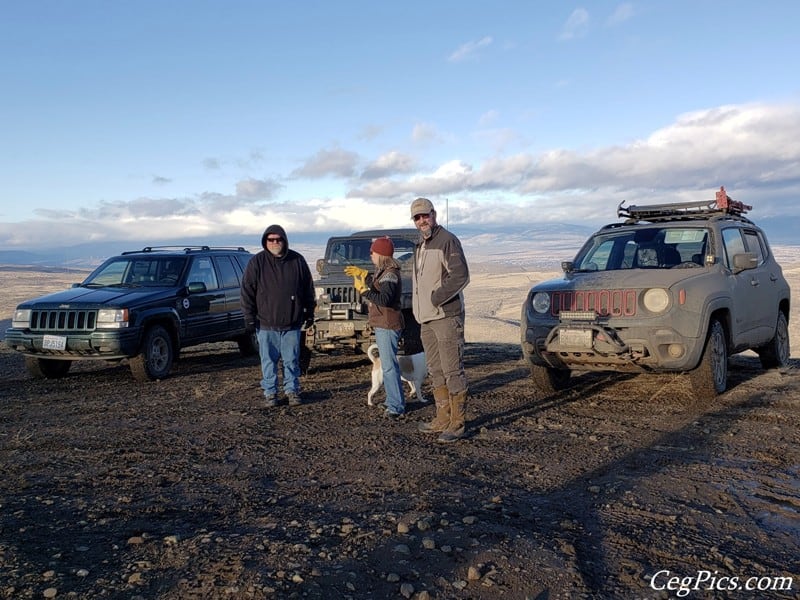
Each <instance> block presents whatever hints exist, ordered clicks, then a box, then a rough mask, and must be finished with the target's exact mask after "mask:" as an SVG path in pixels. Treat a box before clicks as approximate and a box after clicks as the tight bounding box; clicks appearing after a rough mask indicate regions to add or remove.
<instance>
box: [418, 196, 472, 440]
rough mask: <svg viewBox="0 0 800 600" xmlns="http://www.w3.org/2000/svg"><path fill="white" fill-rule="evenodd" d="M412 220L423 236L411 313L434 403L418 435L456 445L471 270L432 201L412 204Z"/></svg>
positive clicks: (461, 419)
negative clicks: (418, 326) (432, 414)
mask: <svg viewBox="0 0 800 600" xmlns="http://www.w3.org/2000/svg"><path fill="white" fill-rule="evenodd" d="M411 218H412V219H413V220H414V225H416V227H417V229H418V230H419V232H420V234H422V238H421V240H420V241H419V242H418V243H417V245H416V247H415V249H414V276H413V284H414V289H413V296H412V308H413V311H414V317H415V318H416V319H417V321H418V322H419V323H420V324H421V332H420V333H421V337H422V345H423V347H424V348H425V357H426V360H427V363H428V371H429V373H430V375H431V380H432V382H433V398H434V401H435V403H436V416H435V417H434V419H433V421H431V422H430V423H421V424H420V425H419V430H420V431H422V432H427V433H439V434H440V435H439V438H438V441H440V442H454V441H456V440H458V439H461V438H462V437H464V432H465V428H466V423H465V421H466V414H467V377H466V375H465V373H464V294H463V291H464V288H465V287H467V284H468V283H469V268H468V267H467V259H466V257H465V256H464V251H463V250H462V248H461V242H460V241H459V239H458V238H457V237H456V236H455V235H453V234H452V233H450V232H449V231H447V229H445V228H444V227H442V226H441V225H439V224H438V223H437V222H436V209H435V208H434V206H433V203H432V202H431V201H430V200H428V199H427V198H417V199H416V200H414V202H412V203H411Z"/></svg>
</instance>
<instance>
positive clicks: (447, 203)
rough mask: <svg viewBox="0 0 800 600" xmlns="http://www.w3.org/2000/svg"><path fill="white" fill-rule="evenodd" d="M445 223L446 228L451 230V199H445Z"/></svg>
mask: <svg viewBox="0 0 800 600" xmlns="http://www.w3.org/2000/svg"><path fill="white" fill-rule="evenodd" d="M444 222H445V226H446V227H447V228H448V229H450V198H445V199H444Z"/></svg>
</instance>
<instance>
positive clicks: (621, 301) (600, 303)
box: [550, 290, 637, 317]
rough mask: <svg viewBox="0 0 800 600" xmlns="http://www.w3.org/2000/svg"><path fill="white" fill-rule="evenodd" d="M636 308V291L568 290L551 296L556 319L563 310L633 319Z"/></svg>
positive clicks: (553, 313)
mask: <svg viewBox="0 0 800 600" xmlns="http://www.w3.org/2000/svg"><path fill="white" fill-rule="evenodd" d="M636 308H637V293H636V290H567V291H558V292H551V294H550V314H551V315H553V316H554V317H557V316H558V315H559V313H560V312H561V311H562V310H569V311H594V312H595V313H596V314H598V315H599V316H601V317H633V316H635V315H636Z"/></svg>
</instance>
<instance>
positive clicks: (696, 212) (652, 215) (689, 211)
mask: <svg viewBox="0 0 800 600" xmlns="http://www.w3.org/2000/svg"><path fill="white" fill-rule="evenodd" d="M623 204H625V201H624V200H623V201H622V202H620V204H619V206H618V207H617V216H618V217H625V218H626V219H628V220H627V221H626V223H636V222H638V221H651V222H653V221H671V220H675V219H681V218H684V219H691V218H708V217H710V216H723V215H733V216H736V217H741V216H742V215H743V214H744V213H746V212H747V211H748V210H752V209H753V207H752V206H750V205H748V204H744V203H742V202H737V201H736V200H733V199H732V198H731V197H730V196H728V194H727V193H726V192H725V188H724V187H720V188H719V191H718V192H717V194H716V198H715V199H714V200H703V201H700V202H672V203H667V204H649V205H646V206H636V205H632V206H627V207H624V206H622V205H623ZM742 218H744V217H742Z"/></svg>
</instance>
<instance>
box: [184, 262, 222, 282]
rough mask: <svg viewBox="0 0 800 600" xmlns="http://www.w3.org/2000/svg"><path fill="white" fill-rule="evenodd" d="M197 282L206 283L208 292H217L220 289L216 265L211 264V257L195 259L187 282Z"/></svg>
mask: <svg viewBox="0 0 800 600" xmlns="http://www.w3.org/2000/svg"><path fill="white" fill-rule="evenodd" d="M196 281H200V282H202V283H205V284H206V289H208V290H216V289H217V288H218V287H219V285H217V274H216V273H215V272H214V265H213V264H211V257H210V256H195V257H194V261H192V268H191V269H190V270H189V277H187V278H186V282H187V283H194V282H196Z"/></svg>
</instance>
